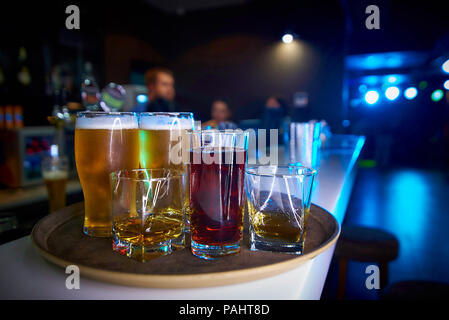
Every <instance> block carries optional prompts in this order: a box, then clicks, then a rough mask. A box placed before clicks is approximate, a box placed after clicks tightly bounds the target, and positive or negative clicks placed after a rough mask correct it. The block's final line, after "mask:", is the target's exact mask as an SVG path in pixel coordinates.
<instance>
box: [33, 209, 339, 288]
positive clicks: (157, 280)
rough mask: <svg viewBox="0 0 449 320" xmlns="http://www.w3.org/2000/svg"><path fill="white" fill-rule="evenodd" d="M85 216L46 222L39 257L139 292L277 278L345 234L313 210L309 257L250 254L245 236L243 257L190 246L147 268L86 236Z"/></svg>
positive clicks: (39, 228)
mask: <svg viewBox="0 0 449 320" xmlns="http://www.w3.org/2000/svg"><path fill="white" fill-rule="evenodd" d="M83 215H84V204H83V203H77V204H74V205H72V206H69V207H66V208H64V209H62V210H60V211H58V212H55V213H52V214H50V215H47V216H46V217H44V218H43V219H41V220H40V221H39V222H38V223H37V224H36V225H35V227H34V228H33V231H32V235H31V238H32V241H33V244H34V246H35V247H36V248H37V250H38V251H39V253H40V254H41V255H42V256H43V257H44V258H46V259H47V260H49V261H50V262H52V263H55V264H57V265H59V266H61V267H64V268H65V267H66V266H68V265H77V266H78V267H79V268H80V273H81V275H82V276H87V277H90V278H94V279H97V280H101V281H107V282H112V283H116V284H122V285H128V286H138V287H154V288H198V287H209V286H220V285H230V284H235V283H241V282H246V281H253V280H257V279H262V278H266V277H270V276H274V275H277V274H279V273H282V272H285V271H288V270H291V269H293V268H295V267H297V266H299V265H301V264H303V263H304V262H306V261H307V260H310V259H312V258H314V257H315V256H317V255H318V254H320V253H322V252H324V251H326V250H328V249H330V248H331V247H332V245H333V244H334V243H335V241H337V238H338V235H339V233H340V228H339V225H338V222H337V221H336V220H335V218H334V217H333V216H332V215H331V214H330V213H329V212H327V211H326V210H324V209H323V208H321V207H318V206H316V205H312V208H311V211H310V215H309V221H308V226H307V231H306V232H307V237H306V243H305V253H304V254H303V255H299V256H297V255H290V254H284V253H278V252H266V251H250V250H249V247H248V234H247V232H246V231H245V234H244V237H243V244H242V248H241V252H240V253H239V254H237V255H232V256H228V257H223V258H221V259H217V260H212V261H207V260H203V259H199V258H197V257H195V256H193V255H192V253H191V252H190V247H187V248H185V249H183V250H176V251H175V252H173V253H172V254H170V255H166V256H160V257H156V258H154V259H153V260H150V261H148V262H145V263H141V262H138V261H135V260H133V259H130V258H127V257H126V256H122V255H120V254H119V253H117V252H114V251H113V250H112V240H111V239H108V238H92V237H89V236H86V235H84V234H83V233H82V231H81V230H82V225H83ZM187 242H188V241H187Z"/></svg>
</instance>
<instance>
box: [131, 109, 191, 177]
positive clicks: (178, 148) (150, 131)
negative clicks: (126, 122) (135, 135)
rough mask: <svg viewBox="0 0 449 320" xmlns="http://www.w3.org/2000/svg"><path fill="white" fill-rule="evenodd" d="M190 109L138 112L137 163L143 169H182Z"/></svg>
mask: <svg viewBox="0 0 449 320" xmlns="http://www.w3.org/2000/svg"><path fill="white" fill-rule="evenodd" d="M193 126H194V120H193V114H192V113H190V112H145V113H141V114H140V121H139V127H140V148H141V152H140V165H141V167H142V168H145V169H184V168H185V164H186V163H188V159H189V137H188V134H187V132H188V131H189V130H193Z"/></svg>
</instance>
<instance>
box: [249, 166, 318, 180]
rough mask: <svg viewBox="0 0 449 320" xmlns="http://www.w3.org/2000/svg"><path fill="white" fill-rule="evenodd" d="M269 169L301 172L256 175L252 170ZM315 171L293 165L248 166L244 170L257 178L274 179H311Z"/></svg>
mask: <svg viewBox="0 0 449 320" xmlns="http://www.w3.org/2000/svg"><path fill="white" fill-rule="evenodd" d="M264 167H265V168H270V167H276V168H282V169H287V168H288V169H290V168H292V169H295V170H301V171H302V172H300V173H258V172H255V171H254V170H256V169H258V168H264ZM316 172H317V171H316V169H313V168H309V167H305V166H295V165H255V166H249V167H247V168H246V169H245V174H249V175H252V176H259V177H276V178H296V177H313V176H315V175H316Z"/></svg>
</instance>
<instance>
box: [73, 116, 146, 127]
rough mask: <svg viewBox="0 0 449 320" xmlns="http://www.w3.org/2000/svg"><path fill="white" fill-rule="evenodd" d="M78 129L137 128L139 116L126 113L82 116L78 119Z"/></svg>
mask: <svg viewBox="0 0 449 320" xmlns="http://www.w3.org/2000/svg"><path fill="white" fill-rule="evenodd" d="M76 127H77V128H78V129H109V130H110V129H114V130H119V129H137V128H138V127H139V125H138V123H137V117H135V116H133V115H130V114H126V115H105V116H101V117H80V118H77V119H76Z"/></svg>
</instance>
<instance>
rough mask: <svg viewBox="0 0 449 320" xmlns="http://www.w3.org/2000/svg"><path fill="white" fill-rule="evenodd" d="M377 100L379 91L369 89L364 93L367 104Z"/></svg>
mask: <svg viewBox="0 0 449 320" xmlns="http://www.w3.org/2000/svg"><path fill="white" fill-rule="evenodd" d="M378 100H379V92H377V91H376V90H370V91H368V92H367V93H366V94H365V101H366V103H368V104H375V103H376V102H377V101H378Z"/></svg>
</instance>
